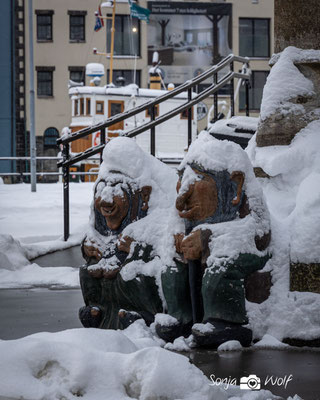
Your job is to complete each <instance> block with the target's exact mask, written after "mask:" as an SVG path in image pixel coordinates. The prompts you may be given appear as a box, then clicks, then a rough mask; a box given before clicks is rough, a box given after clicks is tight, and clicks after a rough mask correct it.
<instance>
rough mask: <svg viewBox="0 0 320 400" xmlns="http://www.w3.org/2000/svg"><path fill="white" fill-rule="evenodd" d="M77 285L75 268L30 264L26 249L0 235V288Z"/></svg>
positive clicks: (77, 274) (70, 286)
mask: <svg viewBox="0 0 320 400" xmlns="http://www.w3.org/2000/svg"><path fill="white" fill-rule="evenodd" d="M35 286H38V287H39V286H46V287H50V288H65V287H69V288H77V287H79V273H78V270H77V269H75V268H69V267H53V268H42V267H39V265H37V264H34V263H33V264H31V263H30V261H29V259H28V251H27V249H26V248H24V247H23V246H22V245H21V243H20V242H19V241H17V240H14V239H13V237H12V236H10V235H0V289H8V288H30V287H35Z"/></svg>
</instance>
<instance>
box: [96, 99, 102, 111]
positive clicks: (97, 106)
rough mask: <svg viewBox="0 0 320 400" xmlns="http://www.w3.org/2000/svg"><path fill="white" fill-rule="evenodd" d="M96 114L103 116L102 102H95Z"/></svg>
mask: <svg viewBox="0 0 320 400" xmlns="http://www.w3.org/2000/svg"><path fill="white" fill-rule="evenodd" d="M96 114H104V101H96Z"/></svg>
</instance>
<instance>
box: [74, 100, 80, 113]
mask: <svg viewBox="0 0 320 400" xmlns="http://www.w3.org/2000/svg"><path fill="white" fill-rule="evenodd" d="M78 107H79V101H78V100H75V101H74V112H73V115H78Z"/></svg>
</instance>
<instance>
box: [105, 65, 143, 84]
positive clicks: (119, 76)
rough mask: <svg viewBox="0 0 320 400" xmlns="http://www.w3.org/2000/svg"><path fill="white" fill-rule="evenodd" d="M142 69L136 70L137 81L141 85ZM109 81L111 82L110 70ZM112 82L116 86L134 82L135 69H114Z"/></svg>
mask: <svg viewBox="0 0 320 400" xmlns="http://www.w3.org/2000/svg"><path fill="white" fill-rule="evenodd" d="M140 76H141V71H139V70H138V71H136V76H135V78H136V79H135V83H136V85H138V86H139V87H140ZM107 82H108V83H109V70H108V71H107ZM112 82H113V83H114V84H115V85H116V86H125V85H129V84H130V83H134V70H132V69H128V70H125V69H114V70H113V74H112Z"/></svg>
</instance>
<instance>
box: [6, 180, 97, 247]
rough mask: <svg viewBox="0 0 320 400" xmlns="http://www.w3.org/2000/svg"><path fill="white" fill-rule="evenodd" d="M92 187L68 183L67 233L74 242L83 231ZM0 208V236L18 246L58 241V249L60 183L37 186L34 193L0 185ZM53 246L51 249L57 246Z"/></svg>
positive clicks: (24, 187)
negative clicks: (11, 240) (68, 222)
mask: <svg viewBox="0 0 320 400" xmlns="http://www.w3.org/2000/svg"><path fill="white" fill-rule="evenodd" d="M92 186H93V183H70V233H71V238H72V237H74V238H75V239H76V242H77V243H80V241H81V238H82V237H83V233H84V232H85V230H86V229H87V225H88V217H89V213H90V203H91V199H92ZM0 205H1V207H0V220H1V224H0V234H5V235H11V236H13V237H14V239H18V240H19V241H20V242H21V243H22V244H25V243H28V244H31V243H36V244H40V243H42V242H48V243H49V242H53V241H54V240H59V241H60V243H61V246H62V243H63V240H62V236H63V185H62V183H52V184H46V183H42V184H38V185H37V191H36V192H31V188H30V185H28V184H15V185H1V186H0ZM48 243H47V244H46V245H45V246H46V247H47V248H46V249H45V252H47V251H48ZM71 245H74V244H71ZM54 246H55V248H54V249H53V250H55V249H56V248H57V247H58V244H57V243H55V245H54ZM69 247H70V246H69ZM38 250H39V251H40V250H41V249H40V246H38ZM53 250H52V251H53Z"/></svg>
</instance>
